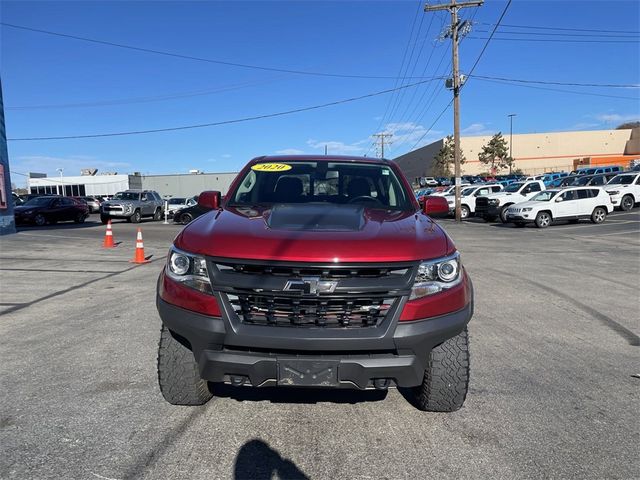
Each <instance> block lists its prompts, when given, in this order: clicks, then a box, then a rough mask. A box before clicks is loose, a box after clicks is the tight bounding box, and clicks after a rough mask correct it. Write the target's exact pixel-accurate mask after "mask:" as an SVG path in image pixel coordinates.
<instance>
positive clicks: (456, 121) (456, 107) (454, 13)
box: [424, 0, 484, 222]
mask: <svg viewBox="0 0 640 480" xmlns="http://www.w3.org/2000/svg"><path fill="white" fill-rule="evenodd" d="M483 3H484V0H477V1H472V2H461V3H457V2H456V0H451V3H449V4H444V5H433V6H429V5H428V4H427V5H425V7H424V11H425V12H434V11H437V10H449V13H451V27H450V28H451V32H450V33H447V35H446V36H451V54H452V56H453V62H452V63H453V79H452V82H451V87H452V89H453V165H454V172H455V177H456V178H455V197H456V222H460V221H462V218H461V216H460V184H461V183H462V182H461V180H460V174H461V172H460V87H461V85H460V83H461V82H460V67H459V63H458V42H459V39H458V33H459V27H460V25H458V10H460V9H461V8H468V7H479V6H480V5H482V4H483Z"/></svg>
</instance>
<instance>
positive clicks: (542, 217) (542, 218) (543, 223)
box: [536, 212, 553, 228]
mask: <svg viewBox="0 0 640 480" xmlns="http://www.w3.org/2000/svg"><path fill="white" fill-rule="evenodd" d="M552 221H553V217H551V214H550V213H549V212H538V214H537V215H536V227H538V228H547V227H548V226H549V225H551V222H552Z"/></svg>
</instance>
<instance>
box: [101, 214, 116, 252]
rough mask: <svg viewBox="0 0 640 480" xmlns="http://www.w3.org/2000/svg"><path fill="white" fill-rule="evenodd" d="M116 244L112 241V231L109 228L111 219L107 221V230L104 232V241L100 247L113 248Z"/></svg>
mask: <svg viewBox="0 0 640 480" xmlns="http://www.w3.org/2000/svg"><path fill="white" fill-rule="evenodd" d="M115 246H116V244H115V243H114V241H113V231H112V230H111V220H109V221H108V222H107V231H106V232H105V234H104V242H102V248H113V247H115Z"/></svg>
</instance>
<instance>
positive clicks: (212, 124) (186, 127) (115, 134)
mask: <svg viewBox="0 0 640 480" xmlns="http://www.w3.org/2000/svg"><path fill="white" fill-rule="evenodd" d="M434 80H442V78H435V77H434V78H431V79H428V80H421V81H419V82H415V83H410V84H408V85H403V86H400V87H396V88H390V89H387V90H381V91H378V92H373V93H367V94H365V95H360V96H357V97H351V98H346V99H342V100H336V101H334V102H328V103H323V104H320V105H313V106H309V107H301V108H295V109H293V110H286V111H284V112H276V113H268V114H264V115H255V116H252V117H244V118H237V119H233V120H223V121H219V122H210V123H201V124H195V125H183V126H180V127H168V128H156V129H149V130H133V131H127V132H113V133H96V134H89V135H65V136H51V137H25V138H9V139H7V140H9V141H14V142H17V141H36V140H70V139H81V138H100V137H120V136H125V135H142V134H147V133H160V132H172V131H178V130H189V129H194V128H204V127H215V126H220V125H229V124H233V123H242V122H248V121H252V120H262V119H265V118H273V117H281V116H284V115H291V114H293V113H300V112H306V111H309V110H317V109H320V108H326V107H332V106H335V105H342V104H345V103H351V102H355V101H358V100H363V99H365V98H371V97H376V96H379V95H385V94H387V93H391V92H395V91H397V90H400V89H404V88H411V87H415V86H417V85H422V84H423V83H428V82H433V81H434Z"/></svg>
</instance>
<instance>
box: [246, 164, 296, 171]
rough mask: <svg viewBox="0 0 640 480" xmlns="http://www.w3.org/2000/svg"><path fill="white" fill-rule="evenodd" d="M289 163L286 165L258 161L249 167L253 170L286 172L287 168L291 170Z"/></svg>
mask: <svg viewBox="0 0 640 480" xmlns="http://www.w3.org/2000/svg"><path fill="white" fill-rule="evenodd" d="M291 168H292V167H291V165H287V164H286V163H258V164H257V165H254V166H253V167H251V170H255V171H256V172H286V171H287V170H291Z"/></svg>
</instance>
